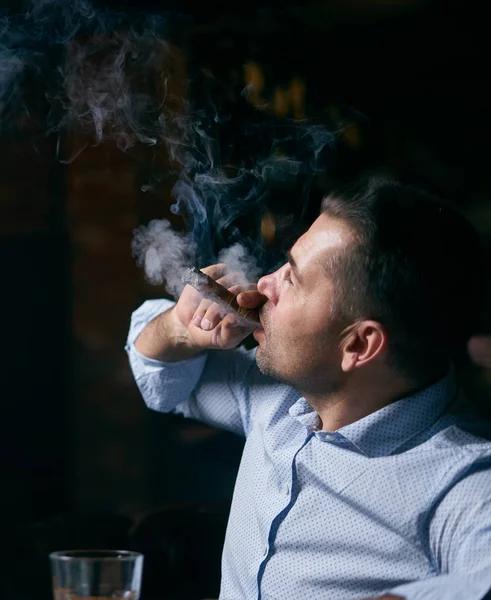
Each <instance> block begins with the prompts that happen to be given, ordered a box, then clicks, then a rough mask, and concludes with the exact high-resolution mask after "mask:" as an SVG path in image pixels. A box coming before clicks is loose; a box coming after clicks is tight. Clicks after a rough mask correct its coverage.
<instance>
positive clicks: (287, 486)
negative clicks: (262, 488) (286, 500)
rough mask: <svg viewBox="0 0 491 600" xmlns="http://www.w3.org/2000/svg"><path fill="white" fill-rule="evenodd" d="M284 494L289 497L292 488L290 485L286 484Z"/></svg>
mask: <svg viewBox="0 0 491 600" xmlns="http://www.w3.org/2000/svg"><path fill="white" fill-rule="evenodd" d="M283 493H284V494H286V495H287V496H288V494H289V493H290V486H289V485H288V483H285V485H284V486H283Z"/></svg>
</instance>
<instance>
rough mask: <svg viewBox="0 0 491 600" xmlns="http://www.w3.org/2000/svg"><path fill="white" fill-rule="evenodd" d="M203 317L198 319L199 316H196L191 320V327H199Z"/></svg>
mask: <svg viewBox="0 0 491 600" xmlns="http://www.w3.org/2000/svg"><path fill="white" fill-rule="evenodd" d="M202 318H203V317H200V316H199V315H196V316H195V317H194V319H193V325H196V327H199V326H200V324H201V319H202Z"/></svg>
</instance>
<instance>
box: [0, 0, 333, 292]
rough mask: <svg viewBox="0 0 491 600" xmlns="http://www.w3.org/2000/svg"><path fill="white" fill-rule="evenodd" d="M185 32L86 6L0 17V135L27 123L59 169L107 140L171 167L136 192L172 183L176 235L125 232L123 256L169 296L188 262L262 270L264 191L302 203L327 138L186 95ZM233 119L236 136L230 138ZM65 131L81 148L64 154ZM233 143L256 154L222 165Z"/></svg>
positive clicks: (68, 0)
mask: <svg viewBox="0 0 491 600" xmlns="http://www.w3.org/2000/svg"><path fill="white" fill-rule="evenodd" d="M189 26H190V21H189V19H188V18H187V17H186V18H184V17H183V16H182V15H177V14H175V13H174V14H169V13H158V14H145V13H143V12H136V11H133V12H129V11H127V12H123V11H110V10H96V9H95V8H94V6H93V5H92V4H91V3H90V2H89V1H88V0H35V1H33V2H29V3H27V4H26V5H25V7H24V10H23V12H18V13H16V14H6V15H5V16H3V17H2V18H1V20H0V134H1V135H13V134H15V132H16V131H18V130H19V128H24V129H25V128H26V127H30V128H31V129H32V131H33V135H34V132H39V131H41V132H42V135H53V136H57V138H58V144H57V147H58V156H57V159H58V160H59V161H61V162H64V163H70V162H72V161H73V160H75V159H76V157H77V155H78V154H79V153H80V152H82V151H83V149H84V147H85V146H86V145H87V144H101V143H103V142H105V141H112V142H114V143H116V144H117V146H118V147H119V148H121V150H122V151H128V150H129V149H130V148H132V147H134V146H137V145H145V146H153V147H157V146H162V147H163V148H165V150H166V152H167V153H168V156H169V157H170V161H171V163H170V164H172V165H173V166H172V168H171V167H169V171H171V172H168V173H165V174H162V173H154V179H152V178H151V177H149V180H148V181H147V182H146V183H144V184H143V186H142V189H143V190H146V191H148V192H149V193H153V190H156V189H157V187H158V186H157V184H156V182H158V180H159V178H160V179H161V178H162V177H167V176H172V177H174V178H175V179H176V183H175V185H174V188H173V191H172V196H173V199H174V204H173V205H172V209H171V210H172V212H173V213H174V214H176V215H180V216H181V217H182V221H183V223H184V224H185V231H175V230H174V229H173V228H172V226H171V224H170V222H169V221H168V220H160V221H159V220H153V221H151V222H150V223H149V224H148V226H142V227H140V228H138V229H137V230H136V231H135V235H134V240H133V244H132V250H133V254H134V256H135V257H136V259H137V262H138V264H139V265H141V266H142V267H144V269H145V273H146V276H147V278H148V280H149V281H150V282H152V283H155V284H161V283H163V282H165V284H166V287H167V290H168V291H169V293H171V294H174V295H178V294H179V293H180V291H181V289H182V284H180V274H181V272H182V269H184V268H185V267H188V266H191V265H193V264H196V265H198V266H204V265H205V264H209V263H211V262H214V261H217V260H221V261H226V262H228V263H230V264H231V266H232V268H233V269H234V270H239V271H241V272H242V273H243V274H244V277H245V278H247V279H249V280H250V279H251V278H252V279H255V278H257V277H258V276H259V275H260V273H261V269H264V268H265V262H264V260H263V259H264V248H263V247H262V242H261V239H260V235H259V233H258V232H259V229H260V219H261V215H262V211H263V209H264V206H265V202H266V200H267V198H268V197H269V194H270V193H271V189H272V188H276V189H277V190H298V196H299V197H298V202H299V204H301V205H304V204H305V203H306V198H307V196H308V193H309V189H310V186H311V184H312V180H313V177H314V176H315V174H316V173H319V172H322V171H323V170H325V168H326V155H325V150H326V148H330V147H331V146H332V143H333V139H334V134H333V132H331V131H329V130H328V129H327V128H326V127H325V126H324V125H322V124H316V123H310V122H308V121H305V120H297V121H293V120H290V121H289V120H287V119H284V120H283V121H282V123H281V126H279V125H278V123H276V122H275V123H273V122H272V121H273V120H272V119H265V118H263V119H246V120H244V122H239V123H238V124H237V119H235V121H234V115H231V114H222V113H221V112H220V109H219V107H217V105H216V104H215V103H214V102H213V101H212V100H211V99H210V98H208V99H206V100H203V99H201V100H203V105H199V104H198V102H197V100H196V99H195V98H193V97H191V96H190V97H188V98H186V97H185V95H186V94H187V92H189V87H188V88H187V89H186V90H184V89H183V87H182V82H181V83H180V84H179V85H178V84H177V82H176V81H175V69H174V66H175V64H176V61H177V60H179V57H178V56H177V54H178V51H177V47H178V46H179V43H180V41H182V44H181V50H182V52H184V54H185V52H186V48H185V42H184V41H183V40H185V39H186V35H185V31H186V30H187V28H189ZM190 77H191V76H190ZM180 86H181V87H180ZM185 92H186V94H185ZM244 95H246V94H244ZM242 101H243V102H244V103H245V102H246V100H245V99H244V98H243V97H242ZM231 123H235V125H234V126H235V131H236V132H237V131H240V135H239V134H235V137H232V139H230V128H231V125H230V124H231ZM227 127H228V128H229V129H227ZM71 134H76V135H77V136H79V137H80V139H82V140H84V142H83V144H82V146H81V147H80V148H78V149H77V150H76V151H75V152H73V151H72V152H71V153H70V154H67V153H66V150H65V147H66V145H65V144H64V140H65V139H66V138H67V137H68V136H70V135H71ZM227 135H228V142H227V143H225V142H224V139H225V138H226V137H227ZM251 140H254V142H251ZM227 144H228V146H227ZM241 144H243V145H244V147H246V148H254V149H255V152H254V153H252V154H251V153H250V152H247V151H245V152H243V153H242V155H241V154H240V152H239V153H237V152H236V153H235V154H236V157H237V156H238V157H239V158H238V159H237V160H235V162H230V160H229V158H230V156H229V154H230V152H228V151H227V152H224V147H225V146H227V147H231V146H234V147H237V148H238V147H240V146H241ZM244 223H247V228H244V226H243V224H244ZM246 230H247V231H246Z"/></svg>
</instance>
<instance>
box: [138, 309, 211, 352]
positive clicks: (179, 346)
mask: <svg viewBox="0 0 491 600" xmlns="http://www.w3.org/2000/svg"><path fill="white" fill-rule="evenodd" d="M135 348H136V349H137V350H138V352H139V353H140V354H143V356H146V357H148V358H153V359H155V360H161V361H166V362H175V361H179V360H187V359H189V358H194V357H195V356H198V354H200V353H201V351H202V350H201V349H200V348H199V347H197V346H196V345H195V344H194V343H193V342H192V340H191V339H190V337H189V334H188V331H187V329H186V327H184V325H182V323H181V322H180V321H179V319H178V318H177V316H176V315H175V313H174V307H173V308H170V309H169V310H167V311H165V312H164V313H162V314H160V315H158V316H157V317H155V319H153V320H152V321H150V323H148V325H147V326H146V327H145V329H144V330H143V331H142V332H141V333H140V335H139V336H138V337H137V338H136V340H135Z"/></svg>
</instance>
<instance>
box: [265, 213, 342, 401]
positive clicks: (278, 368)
mask: <svg viewBox="0 0 491 600" xmlns="http://www.w3.org/2000/svg"><path fill="white" fill-rule="evenodd" d="M351 241H352V233H351V231H350V230H349V229H348V227H347V226H346V225H345V224H344V223H343V222H342V221H339V220H337V219H333V218H332V217H329V216H327V215H326V214H321V215H320V216H319V218H318V219H317V220H316V221H315V222H314V224H313V225H312V227H311V228H310V229H309V230H308V231H307V232H306V233H305V234H304V235H303V236H302V237H300V238H299V240H298V241H297V242H296V244H295V245H294V246H293V248H292V249H291V250H290V252H289V261H288V262H287V263H286V264H284V265H283V266H282V267H281V268H280V269H278V270H277V271H275V272H274V273H272V274H271V275H268V276H266V277H263V278H261V279H260V280H259V282H258V290H259V291H260V292H261V293H262V294H264V295H265V296H266V297H267V299H268V300H267V302H266V303H265V305H264V307H263V308H262V310H261V321H262V324H263V329H258V330H257V331H256V332H255V333H254V337H255V339H256V340H257V342H258V344H259V346H258V348H257V354H256V360H257V364H258V367H259V369H260V370H261V371H262V372H263V373H265V374H267V375H271V376H272V377H274V378H276V379H279V380H281V381H284V382H286V383H289V384H290V385H292V386H294V387H297V388H298V389H300V390H303V391H310V392H312V393H315V392H316V391H318V392H327V391H329V390H332V389H335V388H336V387H337V386H338V385H339V383H340V382H341V378H342V377H343V373H342V370H341V367H340V363H341V350H340V347H339V344H340V340H341V331H342V329H343V326H342V324H341V323H339V322H338V320H336V315H335V314H334V306H335V302H334V301H335V293H334V292H335V290H334V285H335V278H333V277H331V276H330V275H329V264H330V262H331V261H332V260H333V259H335V258H336V257H337V256H338V255H339V253H340V252H341V251H342V250H344V249H346V247H347V246H348V245H349V244H350V243H351ZM326 267H327V269H326Z"/></svg>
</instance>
